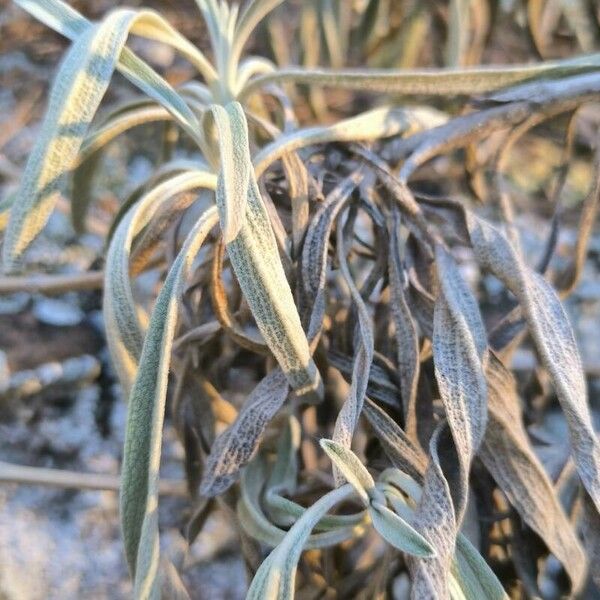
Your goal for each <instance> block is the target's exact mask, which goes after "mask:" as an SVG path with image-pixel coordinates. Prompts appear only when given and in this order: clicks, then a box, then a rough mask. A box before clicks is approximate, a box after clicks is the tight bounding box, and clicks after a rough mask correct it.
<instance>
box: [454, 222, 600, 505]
mask: <svg viewBox="0 0 600 600" xmlns="http://www.w3.org/2000/svg"><path fill="white" fill-rule="evenodd" d="M465 215H466V217H465V218H466V224H467V227H468V230H469V235H470V238H471V243H472V245H473V249H474V251H475V255H476V257H477V260H478V261H479V263H480V264H481V265H482V267H484V268H486V269H489V270H490V271H491V272H492V273H494V275H496V277H498V279H500V280H501V281H502V282H503V283H504V284H505V285H506V287H507V288H508V289H510V291H511V292H512V293H513V294H514V295H515V296H516V297H517V299H518V300H519V303H520V304H521V306H522V308H523V312H524V315H525V318H526V320H527V323H528V325H529V330H530V332H531V335H532V337H533V339H534V340H535V343H536V346H537V349H538V352H539V354H540V357H541V359H542V362H543V364H544V366H545V367H546V369H547V370H548V372H549V373H550V376H551V377H552V381H553V383H554V387H555V389H556V395H557V396H558V400H559V402H560V404H561V406H562V409H563V411H564V413H565V417H566V420H567V424H568V426H569V434H570V441H571V447H572V452H573V458H574V460H575V463H576V465H577V470H578V472H579V476H580V477H581V480H582V482H583V484H584V486H585V488H586V489H587V491H588V493H589V494H590V496H591V498H592V500H593V502H594V504H595V505H596V509H597V510H598V511H600V442H599V441H598V436H597V434H596V432H595V431H594V427H593V425H592V419H591V415H590V410H589V406H588V402H587V387H586V382H585V376H584V373H583V367H582V364H581V358H580V356H579V350H578V348H577V343H576V342H575V337H574V335H573V331H572V329H571V325H570V323H569V319H568V317H567V315H566V313H565V311H564V309H563V307H562V305H561V303H560V300H559V299H558V296H557V294H556V292H555V291H554V290H553V289H552V287H551V286H550V285H549V284H548V283H547V282H546V280H545V279H544V278H543V277H542V276H541V275H539V274H538V273H536V272H535V271H533V270H532V269H530V268H528V267H527V266H526V265H525V264H524V263H523V259H522V258H521V257H520V256H519V255H518V253H517V252H516V251H515V250H514V248H513V247H512V246H511V244H510V242H509V241H508V240H507V239H506V237H505V236H504V235H502V234H501V233H500V232H499V231H498V230H497V229H495V228H494V227H493V226H491V225H489V224H488V223H486V222H485V221H483V220H481V219H479V218H478V217H476V216H475V215H473V214H471V213H465Z"/></svg>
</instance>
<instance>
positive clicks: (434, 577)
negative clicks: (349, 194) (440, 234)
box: [412, 247, 487, 597]
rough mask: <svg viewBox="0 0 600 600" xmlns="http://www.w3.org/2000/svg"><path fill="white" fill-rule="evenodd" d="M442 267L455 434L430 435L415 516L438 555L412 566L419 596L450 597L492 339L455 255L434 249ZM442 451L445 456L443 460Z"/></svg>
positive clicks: (442, 333) (444, 363)
mask: <svg viewBox="0 0 600 600" xmlns="http://www.w3.org/2000/svg"><path fill="white" fill-rule="evenodd" d="M436 265H437V271H438V277H439V281H440V289H439V294H438V297H437V299H436V302H435V309H434V319H433V358H434V366H435V375H436V380H437V382H438V387H439V390H440V396H441V398H442V402H443V404H444V410H445V413H446V418H447V420H448V424H449V428H450V432H451V439H448V436H445V435H444V434H445V430H444V428H443V425H442V426H440V427H438V429H437V430H436V434H434V436H433V437H432V439H431V442H430V451H431V462H430V464H429V467H428V469H427V472H426V475H425V484H424V490H423V497H422V500H421V504H420V506H419V511H418V514H417V519H416V523H417V526H418V529H419V531H420V532H421V533H423V534H424V536H425V537H426V539H427V540H428V541H430V542H431V544H432V546H433V547H434V548H435V550H436V551H437V553H438V557H437V558H436V559H434V560H431V561H427V562H422V563H417V564H415V563H413V566H412V570H413V577H414V586H415V589H417V590H419V593H422V594H425V593H432V592H434V593H435V594H436V596H438V595H439V596H440V597H445V596H446V595H447V589H448V569H449V566H450V564H451V559H452V553H453V550H454V545H455V542H456V536H457V533H458V529H459V528H460V525H461V522H462V518H463V515H464V511H465V508H466V504H467V495H468V477H469V471H470V467H471V461H472V459H473V457H474V455H475V453H476V451H477V449H478V448H479V445H480V444H481V440H482V438H483V435H484V432H485V427H486V419H487V388H486V382H485V375H484V368H485V364H486V362H487V339H486V334H485V328H484V325H483V322H482V320H481V315H480V313H479V307H478V305H477V301H476V300H475V298H474V297H473V295H472V293H471V291H470V289H469V288H468V286H467V284H466V283H465V282H464V281H463V279H462V277H461V274H460V271H459V270H458V267H457V265H456V264H455V262H454V260H453V259H452V257H451V256H450V255H449V254H448V253H447V251H446V250H444V249H443V248H441V247H437V248H436ZM441 444H443V445H444V447H442V446H441ZM442 454H443V455H444V456H445V459H444V462H443V463H440V462H439V456H441V455H442ZM442 464H443V465H444V466H445V468H443V467H442ZM449 482H451V485H449Z"/></svg>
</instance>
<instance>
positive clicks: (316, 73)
mask: <svg viewBox="0 0 600 600" xmlns="http://www.w3.org/2000/svg"><path fill="white" fill-rule="evenodd" d="M599 65H600V54H597V53H596V54H587V55H585V56H579V57H576V58H570V59H566V60H562V61H546V62H541V63H538V64H524V65H507V66H493V67H473V68H465V69H423V70H415V71H410V70H406V69H405V70H401V71H397V70H392V69H390V70H375V69H371V70H368V71H364V70H363V71H361V70H351V69H339V70H335V69H329V70H328V69H299V68H287V69H279V70H278V71H276V72H275V73H271V74H267V75H262V76H260V77H256V78H255V79H253V80H251V81H250V82H249V83H248V85H247V86H246V87H245V88H244V90H243V92H242V94H241V96H242V97H247V96H249V95H250V94H252V93H253V92H254V91H256V90H258V89H259V88H261V87H264V86H266V85H268V84H270V83H274V82H278V83H284V82H294V83H298V84H307V85H318V86H328V87H333V88H344V89H351V90H367V91H371V92H384V93H398V94H427V95H434V96H447V95H449V94H481V93H485V92H489V91H492V90H497V89H500V88H503V87H508V86H509V85H514V84H515V83H518V82H521V81H527V80H528V79H535V78H542V77H544V78H553V77H554V78H558V77H563V76H566V75H571V74H576V73H585V72H590V71H594V70H596V69H597V68H598V66H599Z"/></svg>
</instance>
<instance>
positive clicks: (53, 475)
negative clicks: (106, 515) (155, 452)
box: [0, 461, 187, 496]
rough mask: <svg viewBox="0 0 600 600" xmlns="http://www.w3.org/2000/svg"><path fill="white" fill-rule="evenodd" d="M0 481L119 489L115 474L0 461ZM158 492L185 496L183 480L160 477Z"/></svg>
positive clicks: (76, 487) (86, 488)
mask: <svg viewBox="0 0 600 600" xmlns="http://www.w3.org/2000/svg"><path fill="white" fill-rule="evenodd" d="M0 483H20V484H31V485H47V486H53V487H59V488H73V489H77V490H109V491H115V492H116V491H118V490H119V483H120V482H119V478H118V477H117V476H115V475H102V474H97V473H79V472H77V471H65V470H62V469H44V468H40V467H27V466H25V465H14V464H10V463H6V462H2V461H0ZM158 490H159V493H160V494H163V495H165V496H185V495H186V493H187V491H186V485H185V482H184V481H175V480H170V479H162V480H160V482H159V484H158Z"/></svg>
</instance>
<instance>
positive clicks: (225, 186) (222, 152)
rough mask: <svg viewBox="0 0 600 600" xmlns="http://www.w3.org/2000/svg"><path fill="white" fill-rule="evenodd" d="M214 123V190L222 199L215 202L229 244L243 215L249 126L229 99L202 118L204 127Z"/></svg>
mask: <svg viewBox="0 0 600 600" xmlns="http://www.w3.org/2000/svg"><path fill="white" fill-rule="evenodd" d="M209 116H212V119H210V118H208V117H209ZM213 123H214V125H215V126H216V128H217V139H218V142H219V157H220V162H221V166H220V170H219V178H218V180H217V194H218V196H219V197H220V198H221V199H222V201H221V202H219V203H218V204H217V205H218V207H219V218H220V221H221V230H222V232H223V241H224V242H225V243H226V244H229V243H230V242H232V241H233V240H234V239H235V238H236V237H237V236H238V234H239V232H240V229H241V228H242V226H243V224H244V219H245V216H246V203H247V200H248V188H249V186H250V171H251V169H252V163H251V162H250V154H249V152H250V150H249V148H250V144H249V142H248V127H247V125H246V117H245V116H244V112H243V110H242V108H241V106H240V105H239V104H237V103H236V104H234V103H230V104H228V105H227V106H226V107H225V108H223V107H222V106H218V105H213V106H211V107H210V111H207V113H206V116H205V117H204V120H203V126H204V129H205V131H210V126H211V124H213Z"/></svg>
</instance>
